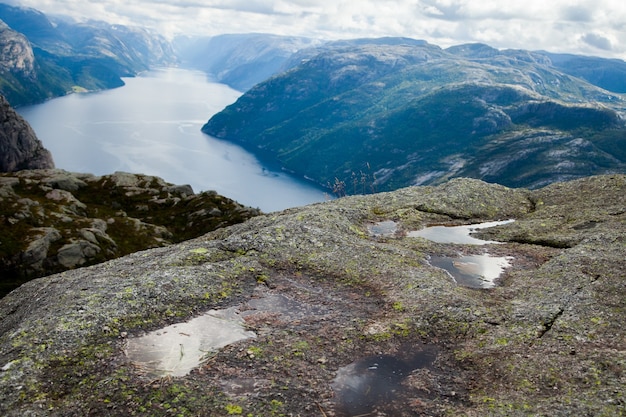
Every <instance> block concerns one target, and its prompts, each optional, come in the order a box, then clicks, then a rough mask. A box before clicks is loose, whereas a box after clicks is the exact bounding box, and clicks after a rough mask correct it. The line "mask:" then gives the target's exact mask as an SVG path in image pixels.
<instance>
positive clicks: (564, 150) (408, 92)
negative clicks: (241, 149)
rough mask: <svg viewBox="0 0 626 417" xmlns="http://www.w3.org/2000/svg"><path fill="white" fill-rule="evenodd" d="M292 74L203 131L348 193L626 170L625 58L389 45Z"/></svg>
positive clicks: (295, 65) (361, 45)
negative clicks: (451, 180)
mask: <svg viewBox="0 0 626 417" xmlns="http://www.w3.org/2000/svg"><path fill="white" fill-rule="evenodd" d="M284 68H285V69H288V70H287V71H285V72H282V73H280V74H278V75H274V76H273V77H272V78H270V79H268V80H266V81H264V82H262V83H260V84H258V85H256V86H255V87H253V88H252V89H251V90H249V91H248V92H247V93H246V94H244V95H243V96H242V97H240V99H239V100H238V101H237V102H236V103H234V104H233V105H231V106H229V107H227V108H226V109H224V110H223V111H222V112H220V113H219V114H217V115H215V116H213V117H212V118H211V119H210V120H209V121H208V123H207V124H206V125H205V126H204V127H203V131H204V132H205V133H207V134H209V135H212V136H215V137H218V138H221V139H226V140H230V141H234V142H238V143H241V144H243V145H245V146H248V147H250V148H251V149H256V150H257V152H259V151H261V152H263V153H264V154H266V155H269V156H270V157H272V158H276V159H278V160H279V161H280V163H281V164H282V165H283V166H284V167H285V168H286V169H288V170H291V171H293V172H295V173H297V174H299V175H302V176H306V177H308V178H311V179H313V180H315V181H316V182H318V183H320V184H323V185H328V186H330V187H333V188H335V190H336V191H337V192H338V193H341V194H343V193H348V194H350V193H359V192H366V191H382V190H392V189H396V188H399V187H403V186H408V185H416V184H432V183H438V182H442V181H445V180H446V179H448V178H451V177H457V176H469V177H475V178H480V179H483V180H486V181H490V182H498V183H502V184H504V185H508V186H514V187H520V186H524V187H540V186H543V185H546V184H548V183H552V182H555V181H562V180H568V179H572V178H578V177H582V176H588V175H593V174H600V173H608V172H626V127H625V124H624V119H623V117H622V115H623V114H624V109H625V108H626V101H625V98H624V96H623V95H622V94H620V93H621V91H622V89H623V85H622V84H621V83H620V82H619V80H620V77H619V74H621V73H622V72H623V71H624V70H625V69H626V63H624V62H623V61H619V60H608V59H601V58H589V57H576V56H569V55H555V54H548V53H542V52H530V51H523V50H504V51H499V50H497V49H494V48H491V47H489V46H487V45H482V44H469V45H459V46H455V47H452V48H448V49H442V48H440V47H438V46H435V45H431V44H428V43H426V42H423V41H415V40H410V39H396V38H386V39H376V40H357V41H342V42H337V43H328V44H325V45H322V46H319V47H317V48H313V49H308V50H303V51H300V52H299V53H297V54H295V55H293V56H292V58H291V59H290V60H289V62H286V63H285V64H284ZM601 86H602V87H604V88H601ZM609 89H611V90H613V91H610V90H609Z"/></svg>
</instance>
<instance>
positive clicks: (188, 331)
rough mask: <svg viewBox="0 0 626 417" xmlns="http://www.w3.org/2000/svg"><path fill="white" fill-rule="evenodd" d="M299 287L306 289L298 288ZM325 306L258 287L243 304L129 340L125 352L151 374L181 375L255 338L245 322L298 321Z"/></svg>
mask: <svg viewBox="0 0 626 417" xmlns="http://www.w3.org/2000/svg"><path fill="white" fill-rule="evenodd" d="M300 289H301V290H303V291H304V290H309V289H310V288H308V287H304V286H303V287H301V288H300ZM328 314H329V309H328V307H322V306H321V305H312V304H309V303H305V302H301V301H299V300H297V299H295V298H291V297H287V296H285V295H282V294H274V293H272V292H270V291H268V290H267V289H265V287H264V286H259V287H258V288H257V289H256V290H255V292H254V295H253V297H251V298H250V299H249V300H247V301H246V302H245V303H243V304H241V305H238V306H234V307H230V308H228V309H224V310H210V311H209V312H207V313H206V314H204V315H203V316H200V317H197V318H195V319H192V320H190V321H188V322H186V323H179V324H174V325H171V326H167V327H164V328H163V329H160V330H156V331H153V332H150V333H148V334H146V335H145V336H142V337H137V338H131V339H129V340H128V345H127V347H126V355H127V356H128V358H129V359H130V360H131V362H133V363H134V364H135V365H137V366H138V367H139V368H140V369H141V370H142V371H143V372H145V373H146V374H148V375H149V376H152V377H160V376H184V375H187V374H188V373H189V372H190V371H191V370H192V369H193V368H196V367H198V366H200V365H201V364H202V362H203V361H204V360H205V359H206V358H207V356H208V354H210V353H211V352H215V351H217V350H218V349H220V348H223V347H224V346H227V345H229V344H231V343H235V342H238V341H240V340H244V339H248V338H253V337H256V334H255V333H254V332H251V331H246V330H245V328H244V322H248V323H255V322H263V323H264V322H267V321H280V322H289V321H298V320H303V319H305V318H307V317H316V318H318V319H319V318H323V317H325V316H326V315H328Z"/></svg>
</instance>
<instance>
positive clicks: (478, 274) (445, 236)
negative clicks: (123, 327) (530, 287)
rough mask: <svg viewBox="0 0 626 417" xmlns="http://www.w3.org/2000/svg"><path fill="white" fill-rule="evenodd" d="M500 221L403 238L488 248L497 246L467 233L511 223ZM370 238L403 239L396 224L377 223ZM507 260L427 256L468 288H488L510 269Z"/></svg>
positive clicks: (423, 231) (435, 229)
mask: <svg viewBox="0 0 626 417" xmlns="http://www.w3.org/2000/svg"><path fill="white" fill-rule="evenodd" d="M513 221H514V220H504V221H496V222H485V223H478V224H468V225H462V226H431V227H425V228H423V229H421V230H415V231H410V232H407V233H406V234H404V235H405V236H407V237H419V238H423V239H426V240H430V241H431V242H436V243H450V244H460V245H489V244H500V243H501V242H496V241H491V240H482V239H478V238H476V237H473V236H471V233H472V232H474V231H476V230H480V229H486V228H489V227H495V226H501V225H505V224H508V223H511V222H513ZM368 231H369V233H370V235H371V236H372V237H376V238H381V237H382V238H385V237H386V238H389V237H396V236H400V235H403V233H400V232H399V230H398V224H397V223H396V222H394V221H392V220H385V221H381V222H377V223H374V224H371V225H369V226H368ZM511 260H512V258H511V257H502V256H493V255H490V254H488V253H485V254H482V255H469V256H458V257H449V256H431V257H430V258H429V263H430V264H431V265H432V266H436V267H438V268H441V269H443V270H444V271H446V272H447V273H448V275H450V277H451V278H452V279H453V280H454V281H455V282H456V283H457V284H459V285H463V286H466V287H471V288H492V287H494V286H495V285H496V283H495V281H496V280H497V279H498V278H499V277H500V276H501V275H502V273H503V272H504V270H505V269H506V268H508V267H510V266H511V262H510V261H511Z"/></svg>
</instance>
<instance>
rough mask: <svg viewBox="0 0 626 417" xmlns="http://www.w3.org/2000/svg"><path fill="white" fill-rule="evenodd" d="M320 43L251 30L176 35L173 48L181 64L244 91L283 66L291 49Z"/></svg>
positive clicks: (292, 51) (295, 50) (308, 39)
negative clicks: (210, 34)
mask: <svg viewBox="0 0 626 417" xmlns="http://www.w3.org/2000/svg"><path fill="white" fill-rule="evenodd" d="M322 43H323V42H322V41H319V40H315V39H310V38H303V37H295V36H278V35H270V34H262V33H250V34H228V35H219V36H212V37H196V38H188V37H178V38H176V39H175V40H174V48H175V50H176V52H177V54H178V57H179V59H180V60H181V61H182V65H184V66H186V67H191V68H195V69H199V70H201V71H204V72H206V73H208V74H210V75H211V77H212V78H213V79H214V80H215V81H217V82H220V83H224V84H228V85H229V86H231V87H232V88H234V89H236V90H239V91H246V90H248V89H250V88H252V87H253V86H254V85H255V84H258V83H260V82H262V81H265V80H266V79H267V78H269V77H270V76H272V75H274V74H275V73H278V72H281V71H282V70H284V69H285V63H286V62H287V61H289V59H290V58H291V57H292V55H293V54H294V53H296V52H298V51H300V50H302V49H307V48H310V47H313V46H317V45H321V44H322Z"/></svg>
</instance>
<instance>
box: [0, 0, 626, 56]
mask: <svg viewBox="0 0 626 417" xmlns="http://www.w3.org/2000/svg"><path fill="white" fill-rule="evenodd" d="M5 1H7V0H5ZM8 1H10V2H12V3H13V4H20V5H24V6H29V7H33V8H35V9H39V10H41V11H43V12H44V13H59V14H67V15H70V16H72V17H75V18H81V17H82V18H85V17H88V18H94V19H100V20H106V21H109V22H111V23H121V24H135V25H146V26H149V27H151V28H153V29H156V30H158V31H160V32H161V33H163V34H165V35H169V36H172V35H175V34H177V33H183V34H188V35H207V36H212V35H217V34H222V33H250V32H268V33H275V34H279V35H298V36H310V37H318V38H326V39H346V38H356V37H380V36H405V37H411V38H416V39H424V40H427V41H429V42H431V43H434V44H437V45H440V46H443V47H446V46H450V45H455V44H460V43H467V42H484V43H488V44H490V45H491V46H494V47H496V48H516V49H531V50H539V49H543V50H549V51H554V52H570V53H599V54H601V55H604V56H610V57H619V58H622V59H623V58H625V57H626V5H625V4H623V3H624V2H623V0H524V1H521V2H502V1H499V0H332V1H328V0H150V1H148V0H133V1H128V0H8Z"/></svg>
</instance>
